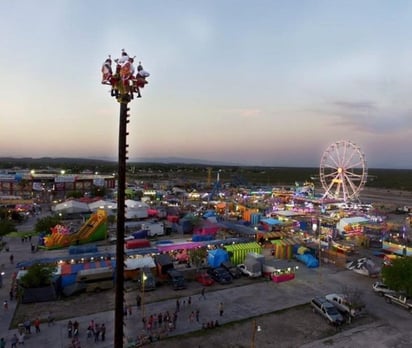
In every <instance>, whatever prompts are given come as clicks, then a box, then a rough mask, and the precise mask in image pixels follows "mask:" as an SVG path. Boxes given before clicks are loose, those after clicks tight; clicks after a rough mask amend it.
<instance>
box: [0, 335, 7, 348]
mask: <svg viewBox="0 0 412 348" xmlns="http://www.w3.org/2000/svg"><path fill="white" fill-rule="evenodd" d="M0 348H6V340H5V339H4V337H2V338H0Z"/></svg>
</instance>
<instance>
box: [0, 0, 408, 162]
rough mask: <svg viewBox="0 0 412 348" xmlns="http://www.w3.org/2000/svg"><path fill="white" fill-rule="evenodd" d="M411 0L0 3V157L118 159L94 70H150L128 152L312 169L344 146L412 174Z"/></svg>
mask: <svg viewBox="0 0 412 348" xmlns="http://www.w3.org/2000/svg"><path fill="white" fill-rule="evenodd" d="M411 23H412V2H411V1H401V0H393V1H376V0H375V1H368V0H365V1H358V0H336V1H328V0H323V1H316V0H313V1H305V0H302V1H293V0H292V1H286V0H283V1H280V0H279V1H277V0H257V1H244V0H207V1H196V0H195V1H194V0H164V1H160V0H140V1H128V0H124V1H122V2H113V1H105V0H104V1H103V0H89V1H83V0H57V1H56V0H54V1H52V0H38V1H32V0H20V1H8V2H6V1H1V2H0V33H1V34H0V52H1V54H0V65H1V67H2V68H1V81H2V87H1V93H0V157H4V156H13V157H27V156H30V157H36V158H37V157H44V156H48V157H95V158H96V157H108V158H111V159H114V160H115V159H116V157H117V152H118V150H117V145H118V140H117V137H118V120H119V115H118V114H119V104H118V103H117V102H116V101H115V99H114V98H112V97H110V87H109V86H105V85H102V84H101V83H100V81H101V74H100V68H101V65H102V63H103V61H104V60H105V58H106V57H107V55H109V54H111V55H112V57H113V58H116V57H118V56H119V55H120V51H121V49H122V48H125V49H126V51H127V52H128V53H129V55H131V56H136V60H141V61H142V63H143V66H144V67H145V69H146V70H147V71H149V72H150V73H151V77H150V78H149V84H148V85H147V86H146V87H145V88H144V89H143V90H142V95H143V98H141V99H137V100H136V99H135V100H134V101H132V103H131V104H130V108H131V118H130V123H129V125H128V131H129V133H130V135H129V137H128V144H129V158H130V159H135V158H156V157H179V158H195V159H201V160H208V161H218V162H227V163H233V164H244V165H265V166H293V167H306V166H310V167H315V166H318V165H319V163H320V158H321V156H322V153H323V152H324V151H325V150H326V149H327V148H328V147H329V145H331V144H332V143H334V142H336V141H339V140H350V141H352V142H354V143H356V144H357V145H359V147H360V148H361V149H362V151H363V152H364V154H365V156H366V160H367V162H368V166H369V167H370V168H412V151H411V149H412V98H411V94H412V36H411Z"/></svg>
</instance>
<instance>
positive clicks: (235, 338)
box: [150, 305, 373, 348]
mask: <svg viewBox="0 0 412 348" xmlns="http://www.w3.org/2000/svg"><path fill="white" fill-rule="evenodd" d="M372 321H373V318H372V317H369V316H365V317H362V318H358V319H357V320H356V321H354V322H353V323H352V324H345V325H344V326H343V327H342V328H341V329H339V330H337V329H336V328H334V327H332V326H330V325H329V324H327V323H326V321H325V320H324V319H322V317H321V316H320V315H317V314H315V313H313V312H312V310H311V308H310V306H309V305H306V306H299V307H295V308H290V309H288V310H285V311H280V312H277V313H274V314H268V315H264V316H260V317H257V318H255V321H254V320H252V319H248V320H245V321H242V322H237V323H233V324H227V325H224V326H222V327H218V328H214V329H206V330H203V331H199V332H197V333H193V334H190V335H185V336H179V337H175V338H169V339H167V340H166V341H159V342H154V343H152V344H151V345H150V346H151V347H153V348H156V347H159V348H160V347H178V346H182V347H196V348H208V347H214V348H248V347H256V348H265V347H277V348H295V347H300V346H302V345H303V344H305V343H310V342H313V341H316V340H321V339H323V338H324V339H325V341H328V340H329V342H330V345H332V343H333V339H331V338H330V337H331V336H333V335H335V334H336V333H337V332H338V331H341V330H349V329H351V328H354V327H356V326H360V325H364V324H367V323H369V322H372ZM255 323H256V325H257V326H258V327H259V329H260V330H259V331H258V330H256V331H255V330H254V324H255Z"/></svg>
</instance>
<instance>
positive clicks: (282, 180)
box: [0, 157, 412, 191]
mask: <svg viewBox="0 0 412 348" xmlns="http://www.w3.org/2000/svg"><path fill="white" fill-rule="evenodd" d="M11 168H20V169H34V170H50V171H53V170H54V171H55V172H57V173H58V172H60V170H65V172H66V173H67V174H69V173H81V172H84V171H90V172H93V173H95V172H98V173H101V174H112V173H116V172H117V168H118V166H117V162H112V161H104V160H93V159H83V158H47V157H45V158H38V159H33V158H20V159H16V158H0V169H11ZM218 174H219V177H220V180H221V182H225V183H231V184H233V185H235V186H238V185H255V186H256V185H261V186H270V185H293V184H294V183H295V182H299V183H303V182H305V181H315V183H316V181H317V180H318V178H319V168H316V167H313V168H300V167H253V166H224V165H206V164H205V165H203V164H188V163H154V162H152V163H148V162H147V163H143V162H130V163H128V164H127V175H128V177H131V178H136V179H137V178H139V179H142V178H144V180H147V181H149V180H158V179H169V180H171V179H174V180H176V179H178V180H181V181H191V180H196V181H202V182H212V183H214V182H216V180H217V176H218ZM366 185H367V186H369V187H377V188H378V187H379V188H388V189H399V190H406V191H412V170H408V169H369V170H368V182H367V184H366Z"/></svg>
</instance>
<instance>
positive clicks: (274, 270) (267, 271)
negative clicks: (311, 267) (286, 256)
mask: <svg viewBox="0 0 412 348" xmlns="http://www.w3.org/2000/svg"><path fill="white" fill-rule="evenodd" d="M298 269H299V266H297V265H295V263H293V262H290V261H285V260H271V261H265V263H264V264H263V276H264V277H266V278H269V279H270V280H272V281H274V282H275V283H281V282H286V281H289V280H292V279H295V273H296V271H297V270H298Z"/></svg>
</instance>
